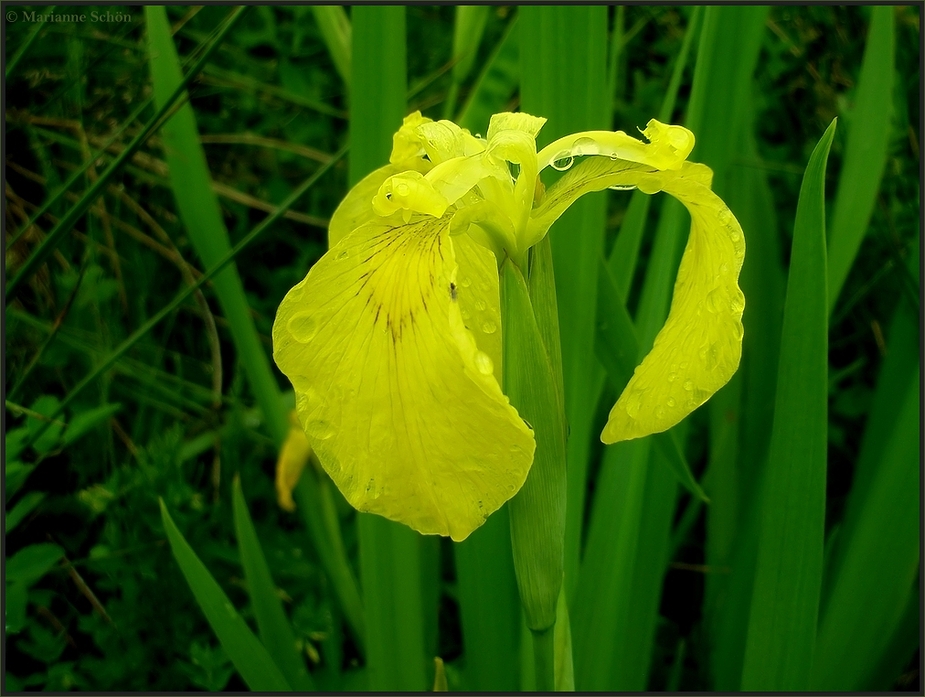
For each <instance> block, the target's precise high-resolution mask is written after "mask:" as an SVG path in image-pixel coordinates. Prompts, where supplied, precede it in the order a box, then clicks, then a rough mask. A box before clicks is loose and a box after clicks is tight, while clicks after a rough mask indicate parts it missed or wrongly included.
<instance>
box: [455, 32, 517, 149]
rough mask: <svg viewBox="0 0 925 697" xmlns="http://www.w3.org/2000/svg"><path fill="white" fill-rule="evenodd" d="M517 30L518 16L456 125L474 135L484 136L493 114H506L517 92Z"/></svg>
mask: <svg viewBox="0 0 925 697" xmlns="http://www.w3.org/2000/svg"><path fill="white" fill-rule="evenodd" d="M517 31H518V30H517V15H514V18H513V19H511V20H510V21H509V22H508V25H507V27H506V28H505V30H504V35H503V36H502V37H501V41H499V42H498V45H497V46H496V47H495V50H494V51H493V52H492V54H491V57H490V58H489V59H488V61H486V63H485V67H484V68H483V69H482V72H481V73H480V74H479V77H478V80H477V81H476V83H475V86H474V87H473V88H472V91H471V92H470V93H469V97H468V98H467V99H466V102H465V104H463V108H462V111H461V112H460V114H459V117H458V121H457V123H459V125H460V126H462V127H463V128H468V129H469V130H470V131H472V132H473V133H485V132H486V131H487V130H488V120H489V119H490V118H491V115H492V114H496V113H498V112H500V111H503V110H504V108H505V105H506V104H507V102H508V101H510V99H511V95H513V94H514V92H515V91H516V90H517V83H518V78H519V76H520V40H519V38H518V34H517Z"/></svg>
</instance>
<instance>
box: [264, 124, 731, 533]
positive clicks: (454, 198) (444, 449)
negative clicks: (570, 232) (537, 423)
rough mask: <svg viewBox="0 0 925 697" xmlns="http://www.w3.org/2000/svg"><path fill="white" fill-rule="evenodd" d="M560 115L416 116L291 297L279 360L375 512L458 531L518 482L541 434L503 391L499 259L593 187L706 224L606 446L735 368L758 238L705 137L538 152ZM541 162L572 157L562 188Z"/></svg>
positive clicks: (661, 127)
mask: <svg viewBox="0 0 925 697" xmlns="http://www.w3.org/2000/svg"><path fill="white" fill-rule="evenodd" d="M544 123H545V119H542V118H538V117H534V116H530V115H529V114H522V113H504V114H496V115H495V116H493V117H492V119H491V124H490V126H489V128H488V134H487V137H486V138H480V137H477V136H472V135H471V134H470V133H469V132H468V131H466V130H465V129H461V128H459V127H458V126H457V125H456V124H454V123H452V122H450V121H437V122H434V121H432V120H430V119H427V118H425V117H423V116H421V114H420V113H419V112H415V113H414V114H412V115H410V116H408V117H407V118H406V119H405V121H404V123H403V125H402V127H401V128H400V129H399V131H398V132H397V133H396V134H395V136H394V139H393V149H392V155H391V158H390V163H389V164H388V165H386V166H385V167H382V168H380V169H378V170H376V171H375V172H373V173H372V174H370V175H368V176H367V177H366V178H364V179H363V180H362V181H360V182H359V183H358V184H357V185H356V186H355V187H354V188H353V189H352V190H351V191H350V192H349V193H348V194H347V196H346V198H345V199H344V201H343V202H342V203H341V205H340V206H339V207H338V209H337V211H335V213H334V216H333V218H332V220H331V225H330V228H329V237H330V246H331V248H330V251H329V252H328V253H327V254H325V255H324V256H323V257H322V258H321V259H320V260H319V261H318V263H317V264H315V266H314V267H312V269H311V271H310V272H309V274H308V275H307V276H306V277H305V279H304V280H303V281H302V282H301V283H299V284H298V285H297V286H296V287H295V288H293V289H292V290H291V291H290V292H289V293H288V294H287V295H286V297H285V299H284V300H283V302H282V304H281V305H280V308H279V312H278V314H277V317H276V321H275V323H274V326H273V346H274V358H275V359H276V362H277V364H278V365H279V367H280V369H281V370H282V371H283V372H284V373H285V374H286V375H287V376H288V377H289V379H290V380H291V381H292V384H293V386H294V387H295V391H296V397H297V405H296V406H297V411H298V414H299V418H300V420H301V422H302V425H303V427H304V429H305V433H306V435H307V436H308V439H309V441H310V442H311V445H312V448H313V449H314V451H315V452H316V454H317V456H318V459H319V460H320V462H321V463H322V465H323V466H324V468H325V469H326V470H327V471H328V473H329V474H330V475H331V477H332V479H333V480H334V481H335V483H336V484H337V486H338V487H339V488H340V490H341V491H342V492H343V494H344V496H345V497H346V498H347V500H348V501H350V503H351V504H353V505H354V506H355V507H356V508H358V509H359V510H362V511H370V512H373V513H378V514H380V515H383V516H385V517H387V518H391V519H393V520H397V521H400V522H402V523H405V524H407V525H410V526H411V527H412V528H414V529H415V530H418V531H420V532H422V533H426V534H441V535H449V536H451V537H452V538H453V539H454V540H462V539H465V538H466V537H467V536H468V535H469V534H470V533H471V532H472V531H473V530H474V529H476V528H477V527H478V526H479V525H481V524H482V522H484V520H485V518H486V517H487V516H488V515H490V514H491V513H492V512H494V511H495V510H497V509H498V508H499V507H500V506H501V505H502V504H503V503H504V502H505V501H507V500H508V499H510V498H511V497H512V496H513V495H514V494H515V493H517V491H518V490H519V489H520V487H521V485H522V484H523V482H524V480H525V478H526V476H527V473H528V472H529V469H530V465H531V464H532V461H533V453H534V449H535V442H534V437H533V432H532V430H531V428H530V427H529V426H528V425H527V424H526V423H525V422H524V421H523V419H521V418H520V416H519V415H518V414H517V411H516V410H515V409H514V408H513V407H512V406H511V405H510V403H509V400H508V399H507V398H506V397H505V395H504V394H503V393H502V391H501V387H500V384H501V372H500V371H501V329H502V328H501V321H500V300H499V290H498V266H499V264H500V263H501V262H502V261H503V260H504V259H505V258H510V259H511V260H512V261H513V262H514V263H516V264H518V265H520V266H522V267H523V266H524V262H525V260H526V255H527V250H528V249H529V248H530V247H531V246H532V245H534V244H536V243H537V242H538V241H539V240H541V239H542V238H543V236H544V235H546V233H547V231H548V230H549V228H550V226H551V225H552V224H553V223H554V222H555V221H556V219H558V217H559V216H560V215H562V213H563V212H564V211H565V210H566V209H567V208H568V207H569V205H571V204H572V203H573V202H574V201H575V200H577V199H578V198H579V197H580V196H581V195H583V194H585V193H587V192H589V191H599V190H602V189H606V188H615V189H628V188H639V189H640V190H641V191H643V192H645V193H649V194H652V193H655V192H657V191H665V192H666V193H669V194H671V195H672V196H674V197H675V198H677V199H679V200H680V201H681V202H682V203H683V204H684V205H685V206H686V207H687V209H688V210H689V211H690V214H691V218H692V221H693V222H692V226H691V235H690V240H689V241H688V244H687V248H686V250H685V253H684V257H683V259H682V261H681V266H680V269H679V271H678V280H677V282H676V284H675V292H674V298H673V301H672V306H671V311H670V314H669V317H668V320H667V321H666V323H665V326H664V327H663V329H662V330H661V332H660V333H659V335H658V337H657V338H656V340H655V344H654V346H653V348H652V351H651V352H650V354H649V355H648V356H647V357H646V358H645V360H644V361H643V362H642V364H641V365H640V366H639V367H638V368H637V369H636V372H635V374H634V375H633V378H632V379H631V380H630V382H629V384H628V385H627V387H626V389H625V390H624V392H623V394H622V395H621V397H620V399H619V400H618V401H617V403H616V405H615V406H614V407H613V409H612V411H611V413H610V418H609V419H608V422H607V425H606V426H605V428H604V431H603V434H602V436H601V438H602V440H603V441H604V442H605V443H613V442H616V441H619V440H626V439H630V438H639V437H642V436H645V435H648V434H651V433H655V432H659V431H664V430H666V429H668V428H670V427H671V426H673V425H675V424H676V423H678V422H679V421H680V420H681V419H683V418H684V417H685V416H687V414H689V413H690V412H691V411H692V410H694V409H695V408H697V407H698V406H700V405H701V404H702V403H703V402H705V401H706V400H707V399H708V398H709V397H710V396H711V395H712V394H713V393H714V392H715V391H716V390H718V389H719V388H720V387H721V386H722V385H724V384H725V383H726V382H727V381H728V380H729V378H730V377H731V376H732V374H733V373H734V372H735V370H736V368H737V367H738V364H739V358H740V355H741V341H742V323H741V317H742V310H743V307H744V298H743V296H742V292H741V291H740V290H739V287H738V285H737V280H738V275H739V270H740V268H741V266H742V259H743V256H744V251H745V243H744V238H743V235H742V229H741V227H740V226H739V224H738V222H737V221H736V219H735V217H734V216H733V215H732V213H731V212H730V211H729V209H728V207H726V205H725V204H724V203H723V202H722V201H721V200H720V199H719V198H718V197H717V196H716V195H715V194H714V193H713V192H712V191H711V190H710V180H711V177H712V173H711V171H710V170H709V168H707V167H705V166H703V165H698V164H692V163H688V162H686V158H687V156H688V154H689V153H690V151H691V149H692V148H693V146H694V136H693V134H692V133H691V132H690V131H688V130H687V129H685V128H683V127H681V126H668V125H665V124H662V123H659V122H658V121H655V120H652V121H650V122H649V124H648V126H647V128H646V129H645V130H644V131H643V135H644V136H645V137H646V138H647V139H648V140H649V142H648V143H644V142H642V141H640V140H638V139H635V138H632V137H630V136H628V135H626V134H625V133H623V132H620V131H617V132H608V131H587V132H584V133H576V134H574V135H571V136H566V137H565V138H560V139H559V140H556V141H555V142H553V143H552V144H550V145H549V146H547V147H545V148H543V149H542V150H541V151H540V152H537V151H536V140H535V138H536V135H537V133H538V132H539V130H540V128H542V126H543V124H544ZM579 156H586V157H585V158H584V159H583V161H581V162H579V163H577V164H575V162H576V158H577V157H579ZM573 164H574V166H573ZM545 167H553V168H555V169H558V170H560V171H564V170H568V171H566V172H565V174H564V175H563V176H562V177H561V178H560V179H559V180H558V181H557V182H556V183H555V184H554V185H552V186H551V187H550V188H549V190H548V191H547V190H545V189H544V187H543V185H542V183H541V181H540V178H539V173H540V172H541V171H542V170H543V169H544V168H545ZM561 234H567V231H564V230H563V231H562V232H561ZM590 350H591V349H590V347H589V352H590Z"/></svg>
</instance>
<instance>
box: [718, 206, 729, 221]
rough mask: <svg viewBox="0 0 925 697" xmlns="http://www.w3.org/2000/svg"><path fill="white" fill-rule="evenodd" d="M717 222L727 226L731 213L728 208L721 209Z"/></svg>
mask: <svg viewBox="0 0 925 697" xmlns="http://www.w3.org/2000/svg"><path fill="white" fill-rule="evenodd" d="M718 217H719V222H721V223H722V224H723V225H727V224H728V223H729V221H730V220H732V212H731V211H730V210H729V209H728V208H723V209H722V210H721V211H720V212H719V214H718Z"/></svg>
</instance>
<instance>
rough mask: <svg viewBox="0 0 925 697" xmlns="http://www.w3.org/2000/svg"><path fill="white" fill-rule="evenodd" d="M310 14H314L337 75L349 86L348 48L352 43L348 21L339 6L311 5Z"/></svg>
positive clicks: (350, 71)
mask: <svg viewBox="0 0 925 697" xmlns="http://www.w3.org/2000/svg"><path fill="white" fill-rule="evenodd" d="M312 12H314V13H315V21H316V22H317V23H318V28H319V29H321V36H322V37H323V38H324V43H325V45H326V46H327V47H328V53H330V54H331V59H332V60H333V61H334V67H335V68H337V74H338V75H340V77H341V79H342V80H343V81H344V83H345V84H347V85H348V86H349V85H350V75H351V73H352V71H353V68H352V66H351V60H350V58H351V53H350V47H351V45H352V43H353V40H352V38H351V28H350V19H349V18H348V17H347V13H346V11H345V10H344V8H343V6H341V5H312Z"/></svg>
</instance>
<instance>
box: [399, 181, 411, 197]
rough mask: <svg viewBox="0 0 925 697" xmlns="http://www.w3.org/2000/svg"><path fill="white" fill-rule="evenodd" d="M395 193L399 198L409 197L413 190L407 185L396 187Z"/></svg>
mask: <svg viewBox="0 0 925 697" xmlns="http://www.w3.org/2000/svg"><path fill="white" fill-rule="evenodd" d="M395 193H396V194H398V195H399V196H407V195H408V194H409V193H411V189H410V188H408V185H407V184H399V185H398V186H396V187H395Z"/></svg>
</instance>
